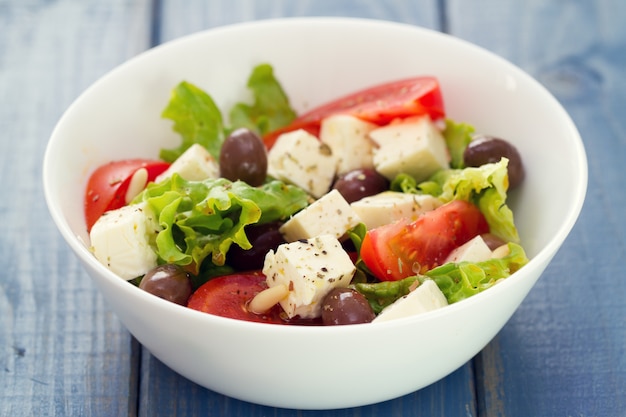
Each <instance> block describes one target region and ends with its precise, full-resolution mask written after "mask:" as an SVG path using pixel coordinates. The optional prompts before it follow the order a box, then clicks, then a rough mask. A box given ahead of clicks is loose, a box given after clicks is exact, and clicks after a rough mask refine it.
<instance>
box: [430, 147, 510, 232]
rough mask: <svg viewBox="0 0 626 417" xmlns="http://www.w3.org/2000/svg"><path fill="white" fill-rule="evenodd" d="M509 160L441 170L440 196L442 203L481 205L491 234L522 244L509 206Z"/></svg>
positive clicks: (504, 159)
mask: <svg viewBox="0 0 626 417" xmlns="http://www.w3.org/2000/svg"><path fill="white" fill-rule="evenodd" d="M508 162H509V161H508V159H506V158H502V159H501V160H500V161H499V162H495V163H491V164H485V165H482V166H480V167H476V168H474V167H470V168H465V169H462V170H449V171H442V172H441V174H440V175H441V176H442V179H444V182H443V183H442V184H441V189H442V192H441V194H440V195H439V198H441V199H442V200H443V201H452V200H466V201H471V202H473V203H474V204H476V205H477V206H478V208H479V209H480V211H481V212H482V213H483V214H484V216H485V219H486V220H487V223H488V224H489V229H490V231H491V233H493V234H495V235H496V236H499V237H500V238H502V239H504V240H505V241H506V242H519V234H518V232H517V228H516V227H515V223H514V220H513V212H512V211H511V209H510V208H509V207H508V206H507V205H506V193H507V190H508V188H509V176H508V171H507V165H508Z"/></svg>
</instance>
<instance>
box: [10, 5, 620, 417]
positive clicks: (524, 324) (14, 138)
mask: <svg viewBox="0 0 626 417" xmlns="http://www.w3.org/2000/svg"><path fill="white" fill-rule="evenodd" d="M312 15H317V16H319V15H326V16H352V17H367V18H376V19H385V20H393V21H399V22H405V23H410V24H415V25H419V26H423V27H428V28H432V29H438V30H445V31H448V32H450V33H451V34H453V35H456V36H458V37H461V38H463V39H467V40H469V41H472V42H474V43H477V44H478V45H481V46H483V47H485V48H487V49H489V50H491V51H493V52H495V53H497V54H499V55H501V56H503V57H505V58H507V59H509V60H511V61H512V62H514V63H515V64H517V65H519V66H521V67H522V68H523V69H525V70H526V71H528V72H529V73H530V74H531V75H533V76H535V77H536V78H537V79H538V80H539V81H540V82H542V83H543V84H544V85H545V86H546V88H548V90H550V91H551V92H552V93H553V94H554V95H555V97H556V98H557V99H558V100H559V101H560V102H561V103H562V104H563V105H564V106H565V107H566V109H567V110H568V112H569V113H570V115H571V116H572V118H573V120H574V122H575V123H576V125H577V126H578V128H579V129H580V132H581V135H582V137H583V140H584V142H585V145H586V148H587V153H588V158H589V175H590V176H589V191H588V197H587V201H586V203H585V207H584V208H583V212H582V215H581V217H580V220H579V221H578V223H577V225H576V226H575V228H574V230H573V231H572V234H571V236H570V238H569V239H568V241H567V242H566V243H565V245H564V246H563V248H562V249H561V251H560V252H559V253H558V254H557V256H556V257H555V259H554V261H553V263H552V264H551V265H550V266H549V267H548V269H547V270H546V272H545V274H544V276H543V277H542V278H541V279H540V280H539V282H538V284H537V286H536V287H535V288H534V289H533V290H532V291H531V293H530V294H529V296H528V298H527V299H526V300H525V302H524V303H523V304H522V306H521V308H520V309H519V310H518V312H517V313H516V314H515V315H514V316H513V317H512V319H511V320H510V322H509V323H508V324H507V325H506V326H505V328H504V329H503V330H502V331H501V332H500V334H499V335H498V336H497V337H496V338H495V339H494V340H493V341H492V342H491V343H490V344H489V345H488V346H487V347H486V348H485V349H484V350H483V351H482V352H481V353H480V354H479V355H478V356H477V357H476V358H475V360H474V361H472V362H470V363H468V364H466V365H464V366H463V367H461V368H460V369H459V370H457V371H456V372H454V373H453V374H451V375H450V376H448V377H447V378H444V379H443V380H441V381H439V382H438V383H435V384H433V385H432V386H430V387H427V388H425V389H423V390H420V391H418V392H416V393H412V394H409V395H407V396H405V397H402V398H399V399H396V400H392V401H388V402H385V403H381V404H376V405H372V406H367V407H360V408H353V409H345V410H334V411H329V412H325V413H320V412H303V411H297V410H282V409H273V408H268V407H262V406H257V405H253V404H249V403H245V402H242V401H238V400H235V399H231V398H227V397H224V396H221V395H219V394H216V393H213V392H211V391H209V390H206V389H204V388H202V387H199V386H197V385H195V384H193V383H191V382H190V381H188V380H186V379H184V378H182V377H180V376H179V375H177V374H176V373H175V372H173V371H171V370H170V369H169V368H167V367H166V366H164V365H163V364H162V363H160V362H159V361H158V360H156V359H155V358H154V357H152V356H151V355H150V354H149V352H147V351H146V350H145V349H143V348H142V347H141V346H139V345H138V344H137V342H135V341H134V340H133V339H132V337H131V336H130V335H129V334H128V332H127V331H126V330H125V329H124V328H123V327H122V326H121V324H120V323H119V321H118V320H117V318H116V317H115V315H114V314H113V313H112V312H111V311H110V310H109V309H108V307H107V306H106V305H105V304H104V302H103V300H102V298H101V297H100V295H99V294H98V293H97V292H96V291H95V289H94V288H93V286H92V284H91V282H90V280H89V278H88V277H87V275H86V274H85V273H84V271H83V270H82V269H81V267H80V265H79V264H78V262H77V260H76V259H75V258H74V256H73V255H72V254H71V253H70V251H69V249H68V248H67V246H66V245H65V243H64V242H63V241H62V239H61V237H60V235H59V234H58V233H57V231H56V229H55V227H54V225H53V223H52V221H51V219H50V217H49V215H48V214H47V210H46V207H45V201H44V198H43V191H42V186H41V162H42V159H43V153H44V149H45V145H46V142H47V139H48V137H49V135H50V133H51V131H52V129H53V127H54V124H55V123H56V121H57V120H58V118H59V117H60V116H61V114H62V112H63V111H64V110H65V109H66V108H67V106H68V105H69V104H70V103H71V102H72V100H74V99H75V98H76V97H77V96H78V95H79V94H80V93H81V92H82V91H83V90H84V89H85V88H86V87H87V86H88V85H90V84H91V83H92V82H93V81H95V80H96V79H97V78H98V77H99V76H101V75H103V74H104V73H105V72H107V71H108V70H110V69H112V68H113V67H115V66H116V65H118V64H119V63H121V62H123V61H125V60H126V59H128V58H130V57H131V56H133V55H136V54H137V53H139V52H141V51H143V50H145V49H147V48H148V47H150V46H151V45H154V44H158V43H162V42H165V41H168V40H171V39H174V38H177V37H180V36H183V35H186V34H189V33H192V32H196V31H198V30H203V29H208V28H211V27H215V26H220V25H225V24H230V23H238V22H245V21H250V20H257V19H268V18H274V17H282V16H312ZM624 21H626V2H623V1H622V0H598V1H594V2H574V1H568V0H554V1H550V2H546V1H541V0H531V1H522V0H519V1H508V2H502V1H500V0H475V1H472V2H468V1H465V0H423V1H422V0H420V1H409V0H387V1H384V2H381V1H376V0H341V1H337V0H317V1H316V0H299V1H297V2H295V1H290V0H209V1H205V0H188V1H185V2H180V1H173V0H158V1H157V0H153V1H150V0H108V1H106V2H102V1H97V0H85V1H75V0H57V1H45V0H27V1H22V0H0V98H2V102H1V103H0V157H1V158H2V162H1V163H0V181H1V183H2V184H3V193H2V197H0V214H1V215H2V217H1V219H2V221H0V255H1V256H0V271H1V272H0V347H1V349H2V350H1V353H0V365H1V366H0V416H11V417H14V416H15V417H21V416H44V415H48V416H121V415H128V416H136V415H140V416H173V415H179V416H200V415H203V416H222V415H227V416H268V415H272V416H315V415H328V416H355V417H356V416H372V417H374V416H390V415H427V416H520V415H523V416H553V415H554V416H585V417H588V416H623V415H626V395H624V393H625V392H626V353H625V352H626V351H625V348H624V347H625V346H626V303H625V302H624V297H625V296H626V283H625V282H626V280H624V279H623V272H622V269H623V263H624V262H623V259H624V258H625V257H626V222H625V221H624V217H623V213H624V207H625V206H626V191H625V190H624V187H623V183H624V179H625V178H626V177H625V176H624V171H623V169H622V166H623V164H624V161H626V110H625V109H626V25H624V24H623V22H624ZM233 53H236V51H233ZM529 123H532V121H529ZM554 157H555V158H558V157H559V156H558V155H555V156H554ZM548 204H549V202H546V205H548ZM537 209H538V210H540V209H541V207H538V208H537ZM375 382H377V383H381V382H380V381H375ZM346 389H349V387H347V388H346Z"/></svg>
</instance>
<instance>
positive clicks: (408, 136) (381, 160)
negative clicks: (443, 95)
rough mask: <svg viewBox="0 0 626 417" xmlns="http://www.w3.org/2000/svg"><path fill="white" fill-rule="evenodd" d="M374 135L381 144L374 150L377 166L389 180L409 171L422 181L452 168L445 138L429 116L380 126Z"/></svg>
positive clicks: (372, 134)
mask: <svg viewBox="0 0 626 417" xmlns="http://www.w3.org/2000/svg"><path fill="white" fill-rule="evenodd" d="M370 137H371V138H372V140H373V141H374V142H376V143H377V144H378V146H379V147H378V148H377V149H375V150H374V166H375V168H376V170H377V171H378V172H380V173H381V174H382V175H383V176H385V177H386V178H388V179H389V180H393V179H394V178H395V177H396V175H398V174H400V173H406V174H409V175H411V176H413V177H414V178H415V179H416V180H417V181H418V182H419V181H423V180H425V179H427V178H428V177H429V176H430V175H432V174H433V173H435V171H438V170H440V169H444V168H449V154H448V148H447V146H446V143H445V139H444V138H443V136H442V134H441V132H440V131H439V129H438V128H437V126H436V125H435V124H434V123H433V122H432V121H431V120H430V118H429V117H428V116H424V117H419V118H411V119H407V120H405V121H403V122H401V123H392V124H389V125H387V126H383V127H379V128H378V129H374V130H372V131H371V132H370Z"/></svg>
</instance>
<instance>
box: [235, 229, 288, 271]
mask: <svg viewBox="0 0 626 417" xmlns="http://www.w3.org/2000/svg"><path fill="white" fill-rule="evenodd" d="M281 225H282V223H281V222H272V223H264V224H258V225H257V224H255V225H250V226H247V227H246V236H247V237H248V241H249V242H250V243H251V244H252V247H251V248H250V249H248V250H244V249H241V247H239V246H237V245H232V246H231V247H230V249H229V250H228V253H227V254H226V262H227V263H228V264H229V265H230V266H232V267H233V268H235V269H237V270H239V271H250V270H254V269H261V268H262V267H263V263H264V262H265V254H267V252H269V251H270V250H274V249H276V248H277V247H278V246H279V245H281V244H283V243H285V239H284V238H283V235H282V234H281V233H280V231H279V228H280V226H281Z"/></svg>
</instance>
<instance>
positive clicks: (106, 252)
mask: <svg viewBox="0 0 626 417" xmlns="http://www.w3.org/2000/svg"><path fill="white" fill-rule="evenodd" d="M159 229H160V227H159V224H158V222H157V220H156V218H155V216H154V214H153V213H152V210H151V209H150V207H149V206H148V205H147V203H140V204H135V205H131V206H124V207H122V208H119V209H117V210H111V211H109V212H106V213H105V214H104V215H102V217H100V219H98V221H97V222H96V223H95V224H94V225H93V227H92V228H91V231H90V233H89V238H90V240H91V250H92V252H93V254H94V256H95V257H96V259H98V261H100V263H102V264H103V265H105V266H107V267H108V268H109V269H110V270H111V271H113V272H114V273H116V274H117V275H119V276H120V277H122V278H124V279H126V280H130V279H133V278H136V277H138V276H140V275H143V274H145V273H146V272H148V271H149V270H150V269H152V268H154V267H155V266H157V254H156V253H155V252H154V250H153V249H152V247H151V246H150V242H151V241H154V239H155V238H156V234H157V232H158V230H159Z"/></svg>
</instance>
